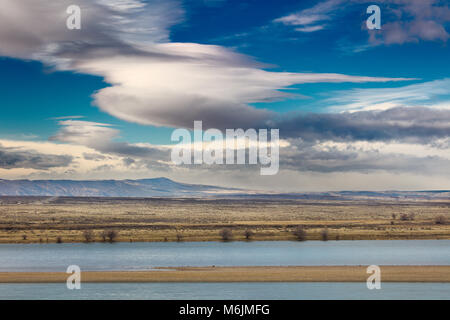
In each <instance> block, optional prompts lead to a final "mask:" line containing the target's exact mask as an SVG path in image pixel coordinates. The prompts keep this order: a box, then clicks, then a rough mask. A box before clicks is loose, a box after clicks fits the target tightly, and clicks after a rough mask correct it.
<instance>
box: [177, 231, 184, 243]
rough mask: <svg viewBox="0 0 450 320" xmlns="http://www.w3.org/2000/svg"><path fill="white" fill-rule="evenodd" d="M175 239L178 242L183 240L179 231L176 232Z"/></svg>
mask: <svg viewBox="0 0 450 320" xmlns="http://www.w3.org/2000/svg"><path fill="white" fill-rule="evenodd" d="M177 241H178V242H181V241H183V235H182V234H181V233H177Z"/></svg>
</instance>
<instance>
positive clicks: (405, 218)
mask: <svg viewBox="0 0 450 320" xmlns="http://www.w3.org/2000/svg"><path fill="white" fill-rule="evenodd" d="M414 218H415V214H414V213H410V214H406V213H402V214H401V215H400V220H402V221H409V220H411V221H412V220H414Z"/></svg>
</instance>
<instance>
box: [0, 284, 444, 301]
mask: <svg viewBox="0 0 450 320" xmlns="http://www.w3.org/2000/svg"><path fill="white" fill-rule="evenodd" d="M0 299H74V300H76V299H91V300H92V299H98V300H100V299H112V300H118V299H135V300H138V299H146V300H150V299H158V300H165V299H170V300H180V299H187V300H194V299H201V300H204V299H227V300H233V299H240V300H248V299H254V300H264V299H267V300H277V299H280V300H285V299H290V300H300V299H301V300H310V299H314V300H316V299H317V300H319V299H358V300H359V299H400V300H402V299H408V300H412V299H446V300H448V299H450V284H449V283H382V285H381V289H380V290H368V289H367V287H366V284H365V283H114V284H113V283H97V284H96V283H87V284H82V285H81V289H80V290H68V289H67V288H66V285H65V284H0Z"/></svg>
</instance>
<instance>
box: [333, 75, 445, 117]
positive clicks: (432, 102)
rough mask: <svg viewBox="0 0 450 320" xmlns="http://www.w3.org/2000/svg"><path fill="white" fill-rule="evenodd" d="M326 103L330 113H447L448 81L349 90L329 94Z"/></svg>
mask: <svg viewBox="0 0 450 320" xmlns="http://www.w3.org/2000/svg"><path fill="white" fill-rule="evenodd" d="M330 95H332V96H333V97H332V98H329V99H327V100H325V102H326V103H328V104H330V105H331V107H329V108H328V110H330V111H349V112H355V111H362V110H387V109H390V108H393V107H399V106H418V105H421V106H434V107H435V108H441V109H442V108H447V109H450V79H442V80H434V81H428V82H423V83H417V84H411V85H406V86H403V87H398V88H369V89H350V90H341V91H334V92H331V93H330Z"/></svg>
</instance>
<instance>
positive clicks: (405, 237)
mask: <svg viewBox="0 0 450 320" xmlns="http://www.w3.org/2000/svg"><path fill="white" fill-rule="evenodd" d="M360 240H364V241H369V240H370V241H380V240H381V241H382V240H450V234H442V235H439V236H436V235H433V236H427V235H414V234H404V235H393V236H384V235H376V236H374V235H370V234H369V235H357V236H354V235H352V236H350V235H345V234H344V235H340V236H339V238H338V239H336V238H330V239H328V240H323V239H321V237H320V235H316V234H315V235H309V236H307V238H306V239H305V240H298V239H296V238H295V237H293V236H291V235H288V236H265V237H255V238H252V239H251V240H246V239H245V237H240V238H237V237H236V238H234V239H232V240H227V241H224V240H222V239H220V237H218V236H211V237H201V238H200V237H193V238H189V237H186V238H184V239H183V240H181V241H180V240H177V239H172V238H171V239H154V238H149V239H146V238H144V239H143V238H136V239H133V238H132V237H131V238H127V239H124V238H118V239H116V240H114V241H113V242H109V241H90V242H86V241H83V240H82V239H71V240H65V241H61V242H58V241H57V240H53V239H52V241H39V240H35V239H27V240H22V241H13V240H5V239H0V245H1V244H43V245H45V244H63V243H77V244H78V243H80V244H88V245H89V244H94V243H107V244H114V243H140V242H152V243H153V242H154V243H161V242H167V243H168V242H170V243H174V242H176V243H189V242H225V243H232V242H265V241H291V242H307V241H323V242H330V241H331V242H333V241H360Z"/></svg>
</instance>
